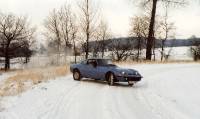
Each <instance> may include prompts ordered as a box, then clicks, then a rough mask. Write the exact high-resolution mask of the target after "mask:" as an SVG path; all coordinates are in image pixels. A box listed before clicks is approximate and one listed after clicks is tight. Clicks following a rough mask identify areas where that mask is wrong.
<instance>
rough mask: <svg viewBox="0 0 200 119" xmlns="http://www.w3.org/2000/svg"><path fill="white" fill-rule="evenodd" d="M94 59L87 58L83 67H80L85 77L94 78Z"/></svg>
mask: <svg viewBox="0 0 200 119" xmlns="http://www.w3.org/2000/svg"><path fill="white" fill-rule="evenodd" d="M94 61H95V60H93V59H88V60H87V62H86V64H85V65H84V67H82V75H83V77H86V78H94V76H95V67H94V65H93V63H94Z"/></svg>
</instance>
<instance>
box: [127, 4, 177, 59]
mask: <svg viewBox="0 0 200 119" xmlns="http://www.w3.org/2000/svg"><path fill="white" fill-rule="evenodd" d="M151 4H152V3H146V4H145V6H143V7H144V8H143V9H144V11H146V12H145V13H143V14H142V15H140V16H134V17H133V18H132V19H131V29H130V35H131V36H136V37H137V40H138V42H137V47H136V49H137V50H138V52H137V61H138V60H140V56H141V51H142V49H144V48H146V59H148V58H149V57H148V56H147V55H149V54H148V49H149V48H148V47H150V46H149V44H151V43H148V42H150V40H149V29H150V24H151V23H150V21H151V7H150V5H151ZM164 6H165V9H164V11H165V12H164V15H161V16H159V15H157V16H156V17H155V18H156V22H155V23H154V30H153V32H154V34H153V41H151V42H152V44H151V45H152V46H151V56H154V60H155V47H156V45H159V47H161V49H160V50H159V52H160V55H161V61H163V60H164V59H165V60H167V59H168V56H169V55H170V54H169V53H170V52H166V51H165V42H166V40H168V39H175V25H174V23H173V22H171V21H170V20H169V15H168V12H169V3H166V4H164ZM156 39H159V40H161V43H160V42H156Z"/></svg>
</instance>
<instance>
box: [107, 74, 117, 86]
mask: <svg viewBox="0 0 200 119" xmlns="http://www.w3.org/2000/svg"><path fill="white" fill-rule="evenodd" d="M114 79H115V76H114V74H113V73H110V74H109V75H108V84H109V85H110V86H113V85H114Z"/></svg>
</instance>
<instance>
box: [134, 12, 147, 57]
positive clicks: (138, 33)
mask: <svg viewBox="0 0 200 119" xmlns="http://www.w3.org/2000/svg"><path fill="white" fill-rule="evenodd" d="M131 20H132V21H131V29H130V35H131V36H133V37H134V38H135V37H136V38H137V43H136V49H137V55H136V60H137V61H139V59H140V56H141V51H142V48H145V46H146V38H147V35H148V27H149V17H148V16H145V15H144V16H135V17H133V18H131Z"/></svg>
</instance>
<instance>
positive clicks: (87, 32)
mask: <svg viewBox="0 0 200 119" xmlns="http://www.w3.org/2000/svg"><path fill="white" fill-rule="evenodd" d="M86 10H87V11H86V12H87V14H86V23H87V28H86V54H85V59H88V55H89V38H90V31H89V30H90V16H89V1H88V0H86Z"/></svg>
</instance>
